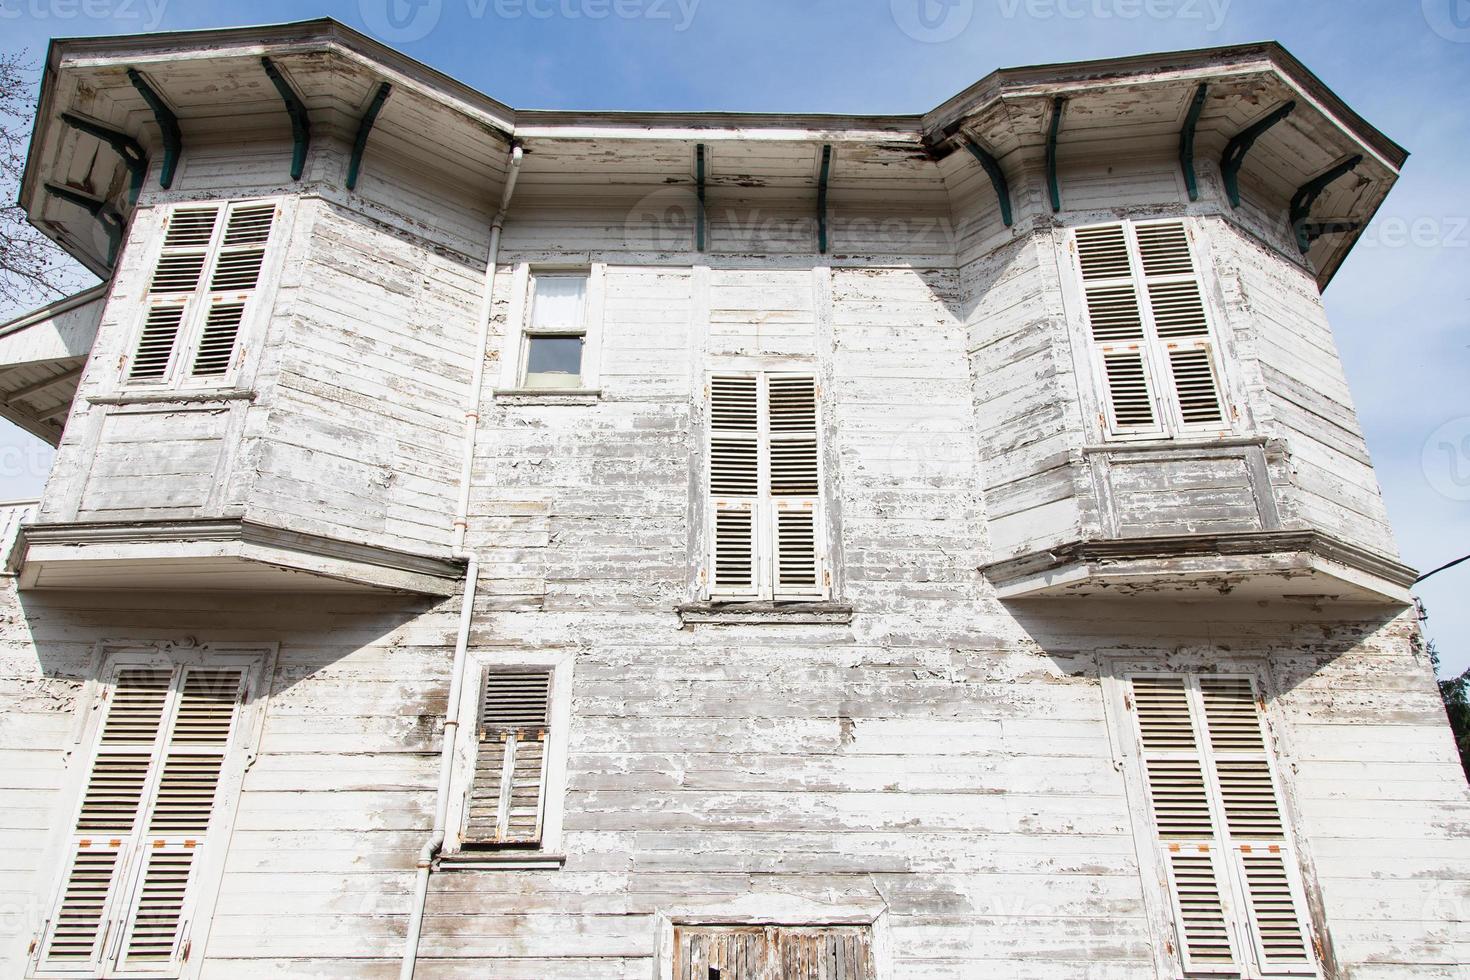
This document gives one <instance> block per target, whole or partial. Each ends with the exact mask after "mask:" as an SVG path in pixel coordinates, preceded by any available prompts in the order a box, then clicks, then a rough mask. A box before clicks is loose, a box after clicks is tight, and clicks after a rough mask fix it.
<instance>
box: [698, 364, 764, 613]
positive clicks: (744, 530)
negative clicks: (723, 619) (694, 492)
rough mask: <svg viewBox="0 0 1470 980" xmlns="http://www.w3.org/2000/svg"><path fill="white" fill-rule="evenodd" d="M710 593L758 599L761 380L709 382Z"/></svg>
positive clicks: (731, 377) (740, 378) (726, 377)
mask: <svg viewBox="0 0 1470 980" xmlns="http://www.w3.org/2000/svg"><path fill="white" fill-rule="evenodd" d="M709 425H710V433H709V454H708V465H709V492H710V511H711V521H712V528H711V535H710V537H711V541H712V542H713V549H714V555H713V560H712V561H711V562H710V568H709V577H710V593H711V595H713V596H716V597H719V598H726V599H751V598H755V597H757V596H758V595H759V594H760V576H759V573H758V571H757V567H756V561H757V547H758V546H757V539H758V532H759V526H760V514H761V510H762V493H761V489H762V487H761V465H760V461H761V433H760V379H759V378H758V377H756V376H755V375H715V376H714V377H712V378H710V383H709Z"/></svg>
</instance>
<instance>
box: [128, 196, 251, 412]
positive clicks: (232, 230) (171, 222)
mask: <svg viewBox="0 0 1470 980" xmlns="http://www.w3.org/2000/svg"><path fill="white" fill-rule="evenodd" d="M275 223H276V205H275V204H274V203H271V202H268V201H267V202H260V201H252V202H241V203H234V204H211V205H181V206H179V207H176V208H174V209H173V210H172V211H171V212H169V214H168V216H167V218H166V219H165V225H164V232H163V248H162V251H161V252H160V253H159V257H158V263H157V265H155V266H154V269H153V276H152V278H151V279H150V280H149V283H148V295H147V298H146V301H145V303H144V313H143V323H142V325H141V327H140V328H139V331H138V338H137V342H136V344H135V345H134V348H133V352H132V356H131V358H130V359H129V361H128V365H127V368H126V376H127V382H128V383H129V384H131V385H156V386H163V387H206V386H211V385H222V384H228V383H229V382H230V381H231V380H232V377H233V374H234V371H235V368H236V365H237V362H238V361H239V358H240V348H241V331H242V329H243V328H244V325H245V322H246V316H247V315H248V314H249V312H250V307H251V305H252V303H251V300H252V298H253V297H254V296H255V294H256V290H257V287H259V285H260V280H261V276H262V272H263V270H264V266H265V256H266V248H267V247H268V245H269V244H270V236H271V230H272V227H273V226H274V225H275Z"/></svg>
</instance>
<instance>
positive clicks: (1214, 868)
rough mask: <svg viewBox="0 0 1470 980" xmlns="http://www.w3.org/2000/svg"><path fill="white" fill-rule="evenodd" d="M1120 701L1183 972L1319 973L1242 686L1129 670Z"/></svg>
mask: <svg viewBox="0 0 1470 980" xmlns="http://www.w3.org/2000/svg"><path fill="white" fill-rule="evenodd" d="M1128 701H1129V704H1130V706H1131V709H1132V714H1133V718H1134V720H1135V722H1136V725H1137V729H1136V730H1137V736H1138V740H1139V745H1140V748H1141V757H1142V768H1143V775H1144V779H1145V782H1146V784H1147V792H1148V798H1149V806H1150V810H1151V812H1152V815H1153V825H1154V829H1155V832H1156V837H1157V841H1158V848H1159V854H1160V857H1161V861H1162V866H1163V870H1164V873H1165V875H1166V876H1167V880H1168V884H1169V892H1170V904H1171V908H1172V912H1173V918H1174V927H1175V931H1176V933H1177V948H1178V951H1179V954H1180V959H1181V960H1182V963H1181V966H1182V968H1183V970H1184V971H1185V972H1186V973H1188V974H1189V975H1195V974H1219V975H1223V976H1228V977H1240V976H1250V977H1267V978H1278V977H1302V976H1306V977H1314V976H1317V960H1316V956H1315V954H1314V950H1313V945H1312V941H1311V935H1310V928H1309V926H1308V922H1307V918H1306V907H1305V904H1304V902H1303V898H1302V887H1301V880H1300V872H1299V869H1298V864H1297V862H1296V859H1295V857H1294V855H1293V853H1292V848H1291V842H1290V839H1289V834H1288V831H1287V827H1286V818H1285V816H1284V814H1283V812H1282V806H1281V798H1280V796H1279V793H1278V789H1277V782H1276V772H1275V766H1274V764H1273V759H1272V754H1271V750H1270V747H1269V742H1268V740H1267V735H1266V729H1265V725H1264V719H1263V717H1262V713H1261V707H1260V702H1259V699H1258V696H1257V694H1256V690H1255V686H1254V684H1253V681H1252V680H1251V678H1249V677H1244V676H1229V675H1213V674H1210V675H1168V674H1136V675H1134V676H1133V677H1131V678H1130V680H1129V698H1128Z"/></svg>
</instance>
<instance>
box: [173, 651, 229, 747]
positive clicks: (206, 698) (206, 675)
mask: <svg viewBox="0 0 1470 980" xmlns="http://www.w3.org/2000/svg"><path fill="white" fill-rule="evenodd" d="M244 679H245V677H244V674H243V673H241V672H240V671H238V670H202V669H193V670H189V671H186V672H185V674H184V683H183V689H182V694H181V697H180V698H179V713H178V717H177V718H176V719H175V720H174V728H173V741H174V742H175V743H187V744H190V745H217V746H222V745H225V744H226V743H228V742H229V740H230V728H231V726H232V725H233V724H234V721H235V705H236V702H237V701H238V700H239V697H240V685H241V683H242V682H243V681H244Z"/></svg>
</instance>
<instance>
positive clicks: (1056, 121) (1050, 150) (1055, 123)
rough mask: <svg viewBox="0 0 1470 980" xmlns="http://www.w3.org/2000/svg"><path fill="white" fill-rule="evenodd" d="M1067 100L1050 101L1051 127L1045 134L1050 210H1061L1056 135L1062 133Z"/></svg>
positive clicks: (1059, 97) (1054, 211)
mask: <svg viewBox="0 0 1470 980" xmlns="http://www.w3.org/2000/svg"><path fill="white" fill-rule="evenodd" d="M1066 105H1067V100H1066V99H1064V98H1062V97H1061V96H1058V97H1056V98H1055V99H1052V100H1051V126H1050V127H1049V128H1048V129H1047V132H1046V189H1047V191H1048V193H1050V194H1051V210H1052V213H1053V214H1056V213H1057V212H1058V211H1060V210H1061V209H1062V189H1061V187H1060V185H1058V184H1057V134H1058V133H1060V132H1061V131H1062V109H1063V108H1065V107H1066Z"/></svg>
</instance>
